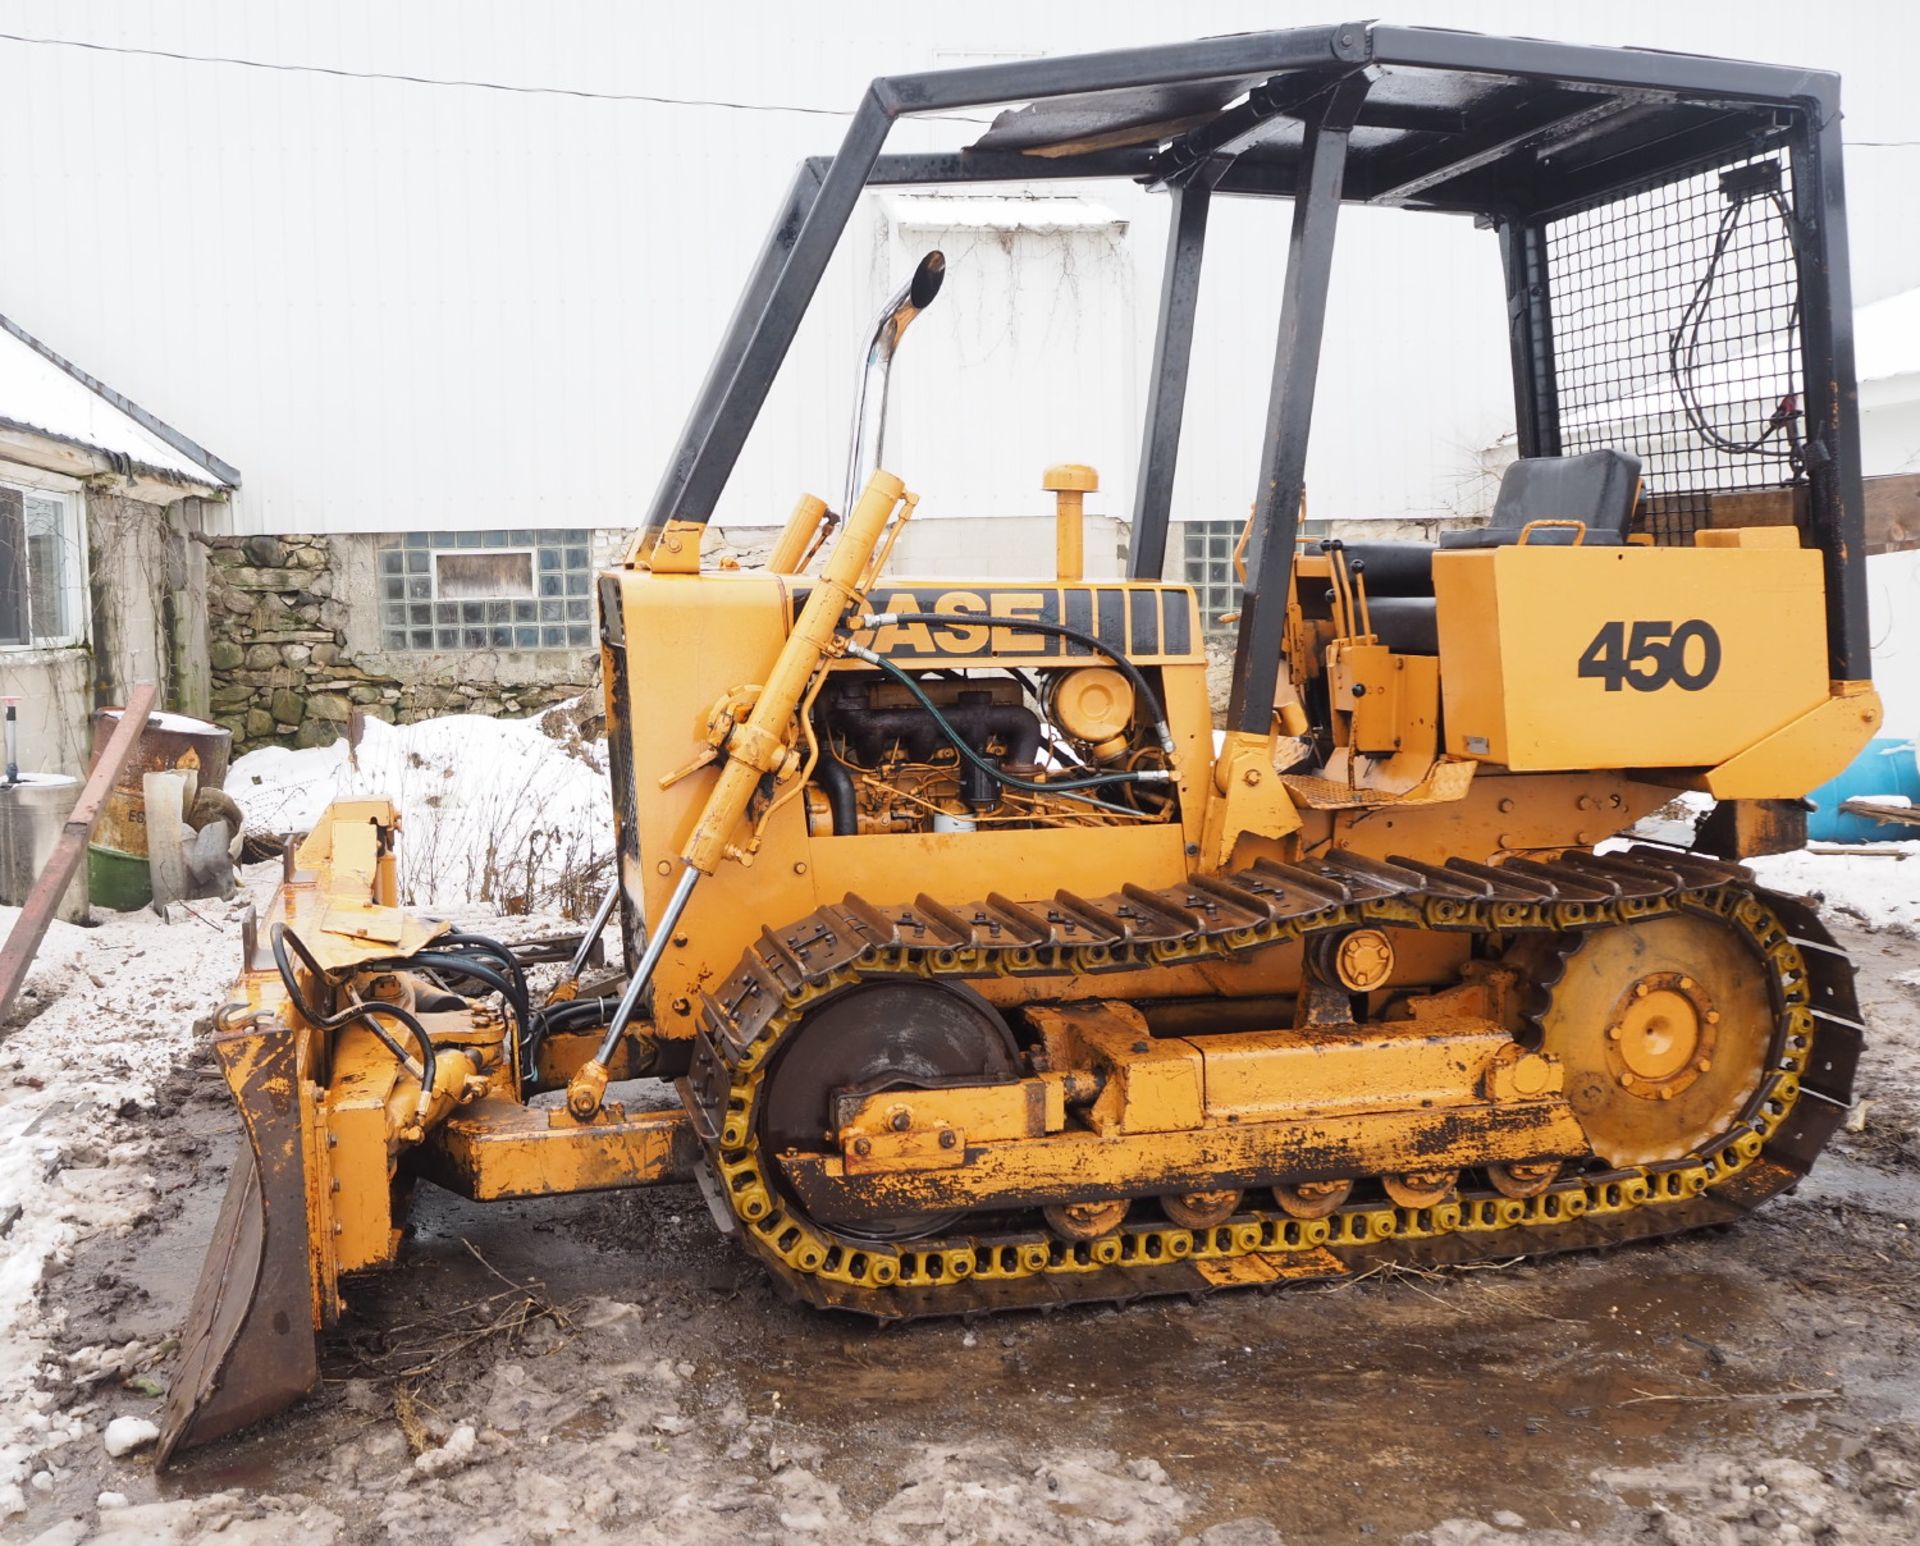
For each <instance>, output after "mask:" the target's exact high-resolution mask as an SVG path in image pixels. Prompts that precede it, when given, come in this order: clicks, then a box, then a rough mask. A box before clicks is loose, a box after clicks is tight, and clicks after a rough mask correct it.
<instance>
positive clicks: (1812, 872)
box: [1745, 842, 1920, 930]
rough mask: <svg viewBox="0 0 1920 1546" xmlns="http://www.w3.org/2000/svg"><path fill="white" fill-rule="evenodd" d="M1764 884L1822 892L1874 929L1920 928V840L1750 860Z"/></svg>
mask: <svg viewBox="0 0 1920 1546" xmlns="http://www.w3.org/2000/svg"><path fill="white" fill-rule="evenodd" d="M1745 862H1746V865H1747V867H1748V868H1749V869H1751V870H1752V871H1753V873H1754V874H1755V875H1757V876H1758V877H1759V879H1760V884H1761V885H1763V886H1771V887H1772V888H1773V889H1774V890H1775V891H1789V892H1792V893H1793V894H1794V895H1796V896H1818V897H1820V898H1822V899H1823V900H1824V901H1825V902H1826V904H1827V906H1828V907H1830V908H1832V909H1834V910H1835V911H1836V912H1843V913H1847V914H1849V915H1851V916H1852V917H1854V918H1857V919H1859V920H1860V921H1861V922H1862V923H1864V924H1866V925H1868V926H1869V927H1870V928H1876V929H1886V928H1900V929H1916V930H1920V842H1915V843H1875V844H1873V845H1872V846H1871V847H1870V848H1868V849H1866V850H1864V851H1862V852H1858V853H1808V852H1807V851H1806V850H1804V849H1802V850H1801V851H1799V852H1797V853H1790V854H1768V855H1767V856H1766V857H1764V858H1760V859H1748V860H1746V861H1745Z"/></svg>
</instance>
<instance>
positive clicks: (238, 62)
mask: <svg viewBox="0 0 1920 1546" xmlns="http://www.w3.org/2000/svg"><path fill="white" fill-rule="evenodd" d="M0 41H4V42H8V43H27V44H31V45H34V46H36V47H41V48H78V49H83V50H85V51H86V52H88V53H95V54H126V55H132V56H134V57H136V58H143V59H170V60H173V61H175V62H176V63H180V64H226V65H234V66H237V67H238V68H240V69H244V70H274V71H278V72H280V73H282V74H288V75H331V76H333V77H334V78H335V79H337V80H350V81H393V82H396V83H398V84H400V85H404V86H443V87H455V88H460V89H465V90H469V91H503V92H506V93H508V94H509V95H511V96H525V97H574V98H577V99H579V100H581V101H584V102H645V103H649V104H651V105H653V106H655V107H710V108H722V109H726V110H729V111H732V112H737V113H803V114H806V115H807V116H809V117H813V118H851V117H852V116H853V113H852V111H851V110H850V109H847V108H840V107H808V106H804V105H802V104H800V103H797V102H736V101H732V100H730V99H728V98H726V97H670V96H664V95H661V94H659V93H657V92H646V91H593V90H590V89H589V88H587V87H584V86H540V85H525V84H522V83H517V82H514V81H483V80H469V79H467V78H465V77H463V76H448V75H411V74H408V73H406V72H404V71H400V70H349V69H346V68H344V67H342V66H338V65H330V64H297V63H289V62H287V61H285V60H280V59H246V58H242V57H241V56H240V55H238V54H189V53H186V52H184V51H182V50H178V49H171V48H141V47H139V46H137V45H135V44H132V43H95V42H92V41H90V40H88V39H85V38H47V37H34V36H30V35H29V34H27V33H24V32H0ZM914 116H915V117H917V118H921V119H923V120H926V121H941V122H946V123H971V124H980V123H986V122H989V120H988V119H984V118H972V117H968V116H966V115H964V114H960V113H925V114H915V115H914ZM1845 143H1846V144H1847V145H1849V146H1858V147H1860V148H1861V149H1865V150H1912V149H1915V148H1920V140H1847V141H1846V142H1845Z"/></svg>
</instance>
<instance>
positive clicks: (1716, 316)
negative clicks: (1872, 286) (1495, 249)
mask: <svg viewBox="0 0 1920 1546" xmlns="http://www.w3.org/2000/svg"><path fill="white" fill-rule="evenodd" d="M1546 241H1547V280H1548V284H1547V288H1548V295H1549V306H1550V308H1551V314H1552V327H1553V352H1554V382H1555V387H1556V391H1557V397H1558V403H1559V429H1560V449H1561V452H1562V453H1563V454H1565V455H1569V456H1571V455H1574V454H1577V453H1579V452H1582V451H1592V450H1598V449H1601V448H1605V447H1610V448H1612V449H1615V450H1620V451H1626V452H1629V453H1631V454H1633V455H1635V456H1638V457H1639V458H1640V459H1641V463H1642V476H1643V480H1644V481H1643V484H1642V496H1643V499H1642V505H1641V524H1642V529H1644V530H1648V531H1651V532H1652V533H1653V535H1654V538H1655V540H1656V541H1658V542H1662V543H1690V542H1691V541H1692V540H1693V533H1694V532H1695V531H1696V530H1698V529H1699V528H1701V527H1703V526H1707V525H1711V524H1712V523H1713V505H1714V499H1715V496H1716V495H1727V494H1733V493H1738V492H1741V491H1751V490H1758V489H1768V488H1781V487H1785V486H1788V485H1792V484H1796V483H1799V482H1800V481H1801V480H1802V478H1803V466H1802V456H1801V437H1802V433H1803V430H1804V396H1803V393H1802V390H1801V348H1800V284H1799V273H1798V265H1797V262H1796V257H1795V244H1794V226H1793V187H1792V173H1791V169H1790V167H1789V165H1788V163H1787V159H1786V157H1785V155H1784V153H1782V154H1779V155H1763V156H1748V157H1744V158H1742V159H1741V160H1739V161H1737V162H1734V163H1731V164H1729V165H1727V166H1724V167H1718V168H1715V169H1713V170H1711V171H1707V172H1702V173H1699V174H1697V175H1694V176H1690V177H1688V178H1686V179H1684V180H1682V181H1680V182H1674V183H1668V184H1666V185H1664V186H1662V187H1658V188H1653V189H1650V190H1648V191H1646V192H1643V193H1637V194H1633V195H1630V196H1628V197H1626V198H1623V199H1620V200H1617V201H1616V202H1614V203H1611V204H1606V205H1603V206H1601V207H1599V208H1596V209H1591V210H1587V211H1584V212H1582V213H1579V214H1573V215H1568V216H1565V217H1564V218H1562V219H1559V220H1555V221H1553V222H1551V223H1549V224H1548V226H1547V228H1546ZM1784 508H1785V510H1786V511H1788V512H1791V511H1792V510H1793V509H1794V506H1793V505H1792V504H1791V503H1785V504H1784ZM1739 523H1740V524H1748V523H1749V521H1748V520H1747V519H1741V520H1740V522H1739ZM1752 523H1753V524H1760V522H1758V521H1755V522H1752Z"/></svg>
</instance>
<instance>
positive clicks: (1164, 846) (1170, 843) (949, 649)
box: [602, 570, 1212, 1039]
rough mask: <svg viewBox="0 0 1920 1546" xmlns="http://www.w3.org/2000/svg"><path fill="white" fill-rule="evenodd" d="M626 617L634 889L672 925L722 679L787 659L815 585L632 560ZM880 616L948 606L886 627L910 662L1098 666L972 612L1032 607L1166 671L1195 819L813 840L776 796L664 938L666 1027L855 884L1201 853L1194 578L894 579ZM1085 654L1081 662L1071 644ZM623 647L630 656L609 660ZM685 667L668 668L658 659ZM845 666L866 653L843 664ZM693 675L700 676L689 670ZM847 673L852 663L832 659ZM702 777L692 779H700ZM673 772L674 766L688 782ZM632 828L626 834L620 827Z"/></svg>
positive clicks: (1203, 767) (621, 720)
mask: <svg viewBox="0 0 1920 1546" xmlns="http://www.w3.org/2000/svg"><path fill="white" fill-rule="evenodd" d="M606 581H607V588H606V589H603V592H602V600H603V605H604V604H605V602H606V598H607V596H608V594H609V592H612V593H614V594H617V596H618V605H619V608H620V612H621V621H622V624H623V628H622V630H621V631H620V633H619V634H618V636H617V640H615V641H613V642H610V644H609V655H610V658H609V660H608V661H607V662H606V664H607V680H608V681H609V682H620V681H624V683H625V688H624V692H621V691H616V692H613V693H610V694H609V700H608V701H609V711H610V714H611V716H612V723H611V724H610V726H609V735H610V736H612V737H615V738H617V739H618V740H619V743H620V746H621V755H622V756H624V757H625V758H626V759H629V763H628V765H629V766H630V768H631V779H632V785H633V788H634V790H635V809H634V810H633V811H632V812H631V814H630V815H629V816H628V817H627V818H626V821H627V822H630V824H631V825H630V830H632V831H633V832H634V833H635V834H636V836H637V844H625V845H623V848H622V852H621V854H620V866H621V884H622V886H623V887H624V888H625V890H626V895H627V898H628V900H629V903H630V904H631V903H634V902H637V903H638V904H639V905H638V907H636V908H635V911H636V913H638V914H639V915H640V916H644V917H659V916H661V914H662V911H663V909H664V908H665V906H666V903H667V899H668V897H669V896H670V894H671V893H672V890H673V887H674V884H675V881H676V879H677V877H678V875H679V873H680V864H679V860H678V856H679V854H680V851H681V847H682V845H683V844H684V843H685V841H686V838H687V834H688V832H689V830H690V829H691V828H692V826H693V824H694V823H695V822H696V821H697V820H698V819H699V816H700V812H701V809H702V807H703V805H704V803H705V801H706V799H707V795H708V792H709V790H710V789H711V788H712V783H713V779H714V777H715V773H714V769H713V765H712V764H710V763H709V764H705V765H700V764H699V759H700V757H701V754H702V751H703V749H704V748H706V746H707V742H706V739H705V737H706V729H707V725H708V720H709V715H710V714H711V713H712V711H713V709H714V707H715V703H714V691H715V684H716V683H753V682H757V681H759V680H760V678H761V676H762V675H763V673H764V672H765V671H766V669H767V664H768V662H769V661H771V660H772V659H773V658H774V657H775V656H776V655H777V654H778V653H779V651H780V647H781V644H782V643H783V642H784V640H785V639H786V637H787V633H788V630H789V628H790V626H791V624H792V621H793V618H794V616H795V615H796V613H797V611H798V608H799V605H800V603H801V601H802V600H803V599H804V594H805V588H806V586H807V584H808V582H807V580H806V579H805V578H804V577H789V576H783V575H774V574H767V573H752V574H748V573H719V574H716V573H712V572H708V573H703V574H698V575H676V574H657V573H648V572H646V571H644V570H624V571H620V572H618V573H616V574H614V575H610V576H608V577H606ZM871 600H872V604H873V606H874V607H875V608H876V609H885V610H889V611H898V612H937V613H941V614H947V613H951V614H952V615H953V618H954V621H953V623H952V624H951V625H947V626H928V625H923V624H901V625H897V626H890V627H883V628H880V629H877V630H875V631H874V633H875V635H876V636H875V639H874V646H875V648H877V649H878V650H880V651H881V652H882V653H884V654H886V655H888V656H889V658H894V659H898V660H900V661H901V662H902V663H903V664H904V663H908V662H911V663H912V665H913V666H914V667H915V668H916V669H919V668H924V667H934V666H948V667H956V668H965V669H968V670H979V669H994V668H1036V667H1060V666H1073V665H1088V666H1094V665H1098V664H1100V663H1101V658H1100V657H1099V656H1098V655H1096V654H1093V653H1091V652H1082V651H1081V650H1079V649H1078V648H1077V647H1075V646H1073V645H1071V644H1070V643H1068V642H1067V641H1063V640H1060V639H1057V638H1048V637H1045V636H1043V635H1040V634H1037V633H1031V632H1028V631H1026V630H1021V629H1012V628H988V627H985V626H982V625H980V624H976V623H969V622H968V621H967V614H969V613H981V612H990V613H992V614H993V615H995V616H1001V617H1034V618H1037V619H1041V620H1045V621H1054V622H1062V623H1065V624H1067V625H1069V626H1074V627H1085V628H1086V629H1087V630H1088V631H1089V632H1096V633H1097V634H1098V636H1099V637H1101V638H1103V639H1104V638H1106V637H1108V636H1109V634H1111V635H1112V636H1113V637H1114V640H1115V642H1116V643H1117V644H1118V645H1119V646H1120V647H1121V648H1123V649H1126V650H1128V652H1129V653H1130V655H1131V657H1132V659H1133V660H1134V661H1135V663H1136V664H1138V665H1141V666H1143V667H1154V668H1158V670H1159V671H1160V679H1161V683H1162V691H1163V695H1164V697H1165V700H1166V702H1165V707H1166V711H1167V716H1168V721H1169V723H1170V724H1171V726H1172V727H1173V732H1174V737H1175V741H1176V745H1177V751H1176V766H1177V768H1178V770H1179V775H1180V776H1179V783H1178V789H1179V799H1180V809H1181V813H1182V814H1181V819H1179V820H1176V821H1167V822H1158V823H1151V824H1146V823H1143V824H1139V825H1132V826H1106V827H1058V828H1051V829H1045V828H1040V829H1035V828H1026V829H1020V830H1010V831H1004V832H996V831H984V830H983V831H972V832H951V833H946V832H908V833H888V834H884V835H878V834H876V835H860V836H851V835H849V836H823V835H818V834H809V831H808V826H807V821H806V815H805V805H804V801H802V800H800V799H791V800H788V801H786V802H785V803H784V804H781V805H779V806H777V807H776V808H775V809H774V810H773V811H772V812H771V814H770V816H768V817H767V819H766V820H765V822H764V825H762V826H761V827H760V829H759V832H760V838H761V846H760V849H759V851H758V852H757V853H756V854H755V855H754V857H753V862H752V863H751V864H750V865H741V864H736V863H729V864H724V865H722V866H721V867H720V868H719V869H718V870H717V871H716V872H715V873H714V874H713V875H712V876H711V877H709V878H708V880H707V882H706V883H705V884H704V885H702V886H701V887H699V888H698V890H697V891H696V892H695V893H694V895H693V897H692V899H691V900H690V901H689V903H688V905H687V910H686V913H685V915H684V916H683V917H682V918H681V920H680V924H679V926H678V927H677V928H676V929H675V930H674V932H673V935H672V937H671V938H670V939H669V941H668V943H667V946H666V950H665V953H664V954H663V956H662V957H661V960H660V965H659V967H658V969H657V972H656V976H655V979H654V982H655V988H654V1015H655V1033H656V1034H657V1035H659V1036H662V1037H665V1038H668V1039H673V1038H678V1037H686V1036H691V1035H692V1034H693V1031H694V1027H695V1019H696V1015H697V1010H698V1005H699V996H700V993H701V992H702V991H712V990H713V989H714V988H716V987H717V986H718V984H719V983H720V981H721V980H722V979H724V978H725V977H726V975H727V974H728V973H729V972H731V971H732V970H733V969H734V967H735V966H736V965H738V964H739V961H740V958H741V955H742V953H743V952H744V951H745V950H746V949H747V948H748V947H749V946H751V945H752V944H754V943H755V942H756V941H757V940H758V939H759V938H760V932H761V930H762V928H763V927H765V926H766V925H767V923H768V922H769V921H773V922H778V921H779V920H783V919H789V918H799V917H804V916H805V915H806V914H807V913H808V912H810V911H812V910H813V909H814V908H816V907H818V906H820V905H821V904H822V903H825V902H837V901H839V900H840V899H841V898H842V897H844V896H845V895H847V893H848V892H855V893H858V894H860V895H863V896H865V897H867V898H869V899H870V900H872V901H875V902H880V903H885V902H890V901H894V900H896V899H899V898H901V897H912V896H914V895H916V894H919V893H922V892H924V893H926V894H928V895H931V896H948V897H952V896H968V895H981V894H985V893H987V892H993V891H997V892H1002V893H1004V894H1006V895H1008V896H1015V897H1033V896H1046V895H1049V894H1051V892H1052V891H1053V890H1054V889H1055V888H1057V887H1058V886H1059V885H1060V884H1061V877H1063V876H1069V877H1071V882H1070V883H1071V885H1072V888H1073V889H1074V890H1076V891H1081V892H1084V893H1085V894H1088V895H1096V894H1099V893H1102V892H1106V891H1113V890H1117V889H1118V888H1119V887H1121V886H1123V885H1126V884H1129V883H1135V884H1140V885H1147V886H1171V885H1177V884H1179V883H1180V882H1181V881H1182V880H1183V879H1184V878H1185V877H1186V875H1187V873H1188V858H1187V852H1186V850H1187V845H1188V844H1189V843H1193V842H1197V841H1198V840H1199V837H1200V826H1201V822H1202V821H1203V820H1204V815H1205V811H1206V806H1207V800H1206V789H1207V786H1208V781H1209V779H1210V777H1211V773H1212V740H1211V734H1212V720H1211V715H1210V711H1209V709H1208V704H1207V694H1206V655H1205V652H1204V648H1203V645H1202V643H1201V633H1200V628H1199V620H1198V617H1197V614H1196V609H1195V606H1194V601H1193V593H1192V592H1191V591H1190V590H1188V589H1186V588H1185V587H1183V586H1170V585H1160V584H1130V583H1121V582H1112V583H1088V584H1083V585H1058V584H1032V583H1030V584H1025V585H1020V584H1013V585H1009V584H1006V583H1004V582H974V583H968V582H965V581H962V582H958V583H955V582H943V583H938V584H934V583H918V582H915V581H912V580H899V581H895V580H892V579H887V580H883V581H882V582H881V583H880V584H879V585H877V586H876V587H875V588H874V591H873V594H872V598H871ZM1069 650H1072V651H1073V653H1071V654H1069V653H1068V651H1069ZM621 652H626V653H627V658H626V659H625V660H624V661H622V660H616V659H614V658H611V657H613V656H615V655H618V654H619V653H621ZM668 664H671V665H672V666H673V668H672V669H662V667H663V666H666V665H668ZM848 665H849V666H853V665H857V663H853V662H849V663H848ZM695 667H697V669H695ZM834 669H835V670H839V669H842V667H840V666H836V667H835V668H834ZM689 770H691V771H689ZM676 775H678V776H676ZM623 836H624V833H623Z"/></svg>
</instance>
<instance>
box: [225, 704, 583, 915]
mask: <svg viewBox="0 0 1920 1546" xmlns="http://www.w3.org/2000/svg"><path fill="white" fill-rule="evenodd" d="M549 722H550V723H554V724H556V725H562V724H564V723H567V722H569V721H568V716H566V715H565V714H564V713H560V714H554V713H553V712H552V711H549V713H548V714H547V715H543V716H540V717H538V718H534V719H488V718H485V717H482V716H479V715H472V714H456V715H450V716H448V717H446V718H444V719H426V720H421V721H420V722H419V723H417V724H412V725H400V726H394V725H387V724H383V723H381V722H380V721H379V720H375V719H369V720H368V721H367V722H366V732H365V735H364V736H363V737H362V739H361V742H360V744H359V746H358V747H355V748H350V747H349V746H348V745H347V743H346V742H345V741H344V740H341V741H336V742H335V743H334V744H333V745H331V746H321V747H314V748H310V749H306V750H301V751H289V750H287V749H286V748H285V747H279V746H270V747H265V748H262V749H261V750H259V751H255V752H249V753H247V755H246V756H244V757H242V758H240V759H239V760H238V761H237V762H235V763H234V764H233V767H232V768H231V769H230V770H229V771H228V774H227V783H226V788H227V793H228V794H230V795H232V796H233V798H234V799H235V800H236V801H238V802H239V805H240V809H241V810H242V811H243V812H244V813H245V814H246V818H247V825H248V827H249V828H250V829H253V830H256V831H267V832H275V833H303V832H306V831H308V830H310V829H311V828H312V826H313V824H314V822H316V821H317V820H318V819H319V818H320V813H321V812H322V811H324V810H325V809H326V808H327V806H328V805H329V804H331V803H332V802H333V801H335V800H340V799H351V798H364V797H367V796H374V795H380V796H385V797H386V798H387V799H389V800H391V801H393V803H394V806H395V808H396V809H397V810H398V811H399V812H400V817H401V840H400V847H399V852H400V891H401V902H402V903H403V905H406V906H411V907H439V906H451V905H458V904H463V903H472V902H481V903H492V904H495V905H496V906H497V907H499V908H502V909H504V910H506V911H509V912H518V911H536V912H537V911H542V910H552V911H558V912H565V913H571V914H575V915H577V914H579V913H581V912H582V911H585V910H590V909H591V908H592V906H593V904H594V902H595V901H597V900H598V893H599V892H600V891H601V890H602V889H603V888H604V886H605V884H606V881H605V876H606V873H607V872H608V870H609V868H610V866H611V862H612V855H613V802H612V799H611V797H610V794H609V790H608V784H607V773H606V765H607V764H606V743H605V742H604V741H583V740H581V739H579V738H578V737H577V736H571V735H569V736H567V738H565V739H556V738H555V737H554V736H553V735H550V734H548V733H547V731H546V730H544V729H543V728H542V726H543V723H549Z"/></svg>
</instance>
